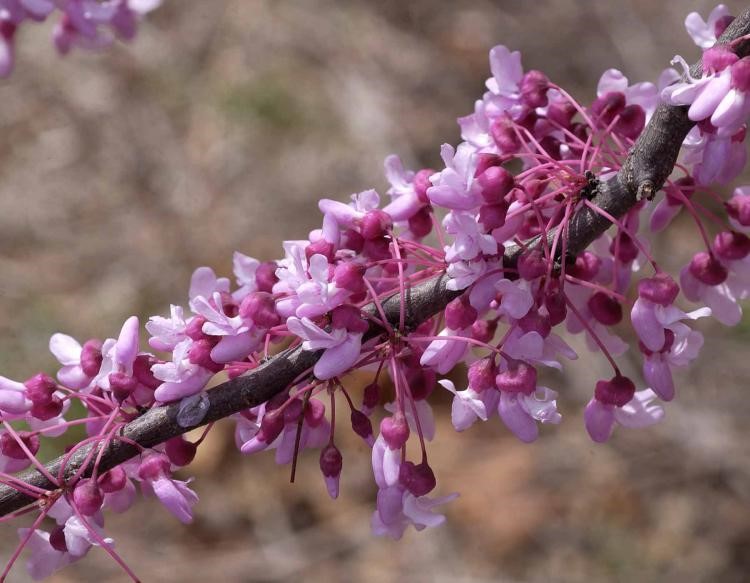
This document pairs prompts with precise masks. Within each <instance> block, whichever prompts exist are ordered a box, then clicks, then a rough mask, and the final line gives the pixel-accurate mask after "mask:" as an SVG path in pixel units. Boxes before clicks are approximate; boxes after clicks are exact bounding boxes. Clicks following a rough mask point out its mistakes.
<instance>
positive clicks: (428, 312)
mask: <svg viewBox="0 0 750 583" xmlns="http://www.w3.org/2000/svg"><path fill="white" fill-rule="evenodd" d="M748 35H750V10H746V11H745V12H743V13H742V14H741V15H740V16H738V17H737V18H735V19H734V21H733V22H732V23H731V24H730V25H729V27H728V28H727V29H726V31H725V32H724V34H722V36H721V37H720V39H719V43H721V44H730V43H732V45H731V49H732V50H733V51H734V52H736V53H737V54H738V55H739V56H740V57H744V56H748V55H749V54H750V39H747V38H745V37H746V36H748ZM691 72H692V73H693V75H695V76H700V74H701V72H702V68H701V64H700V62H699V63H696V64H695V65H693V67H692V68H691ZM693 125H694V122H692V121H690V120H689V119H688V115H687V107H686V106H669V105H660V106H659V107H658V108H657V110H656V112H655V113H654V115H653V117H652V118H651V120H650V122H649V123H648V125H647V126H646V128H645V129H644V131H643V132H642V133H641V135H640V136H639V138H638V140H637V141H636V142H635V144H634V145H633V147H632V148H631V150H630V152H629V153H628V157H627V159H626V160H625V162H624V164H623V165H622V168H621V169H620V170H619V172H617V173H616V174H615V175H614V176H611V177H609V178H607V179H606V180H602V181H600V182H599V183H598V187H597V189H596V192H595V195H594V196H593V197H592V199H591V200H592V203H593V204H594V205H596V206H597V207H599V208H600V209H602V210H604V211H605V213H600V212H596V211H595V210H593V209H592V208H590V207H588V206H585V205H584V206H582V207H581V208H580V209H579V210H578V211H577V212H576V213H575V214H574V215H573V216H572V217H571V219H570V221H569V222H568V223H567V227H566V231H565V232H564V233H562V237H560V235H557V234H556V230H554V229H552V230H550V231H549V232H548V233H547V235H546V238H547V241H546V242H547V247H548V248H549V249H553V250H554V253H555V254H556V256H557V258H558V259H560V258H561V256H562V250H563V249H565V255H566V257H567V258H572V257H575V256H577V255H578V254H580V253H581V252H582V251H583V250H585V249H586V248H587V247H588V246H589V245H590V244H591V243H592V242H593V241H595V240H596V239H597V238H598V237H599V236H601V235H602V234H603V233H604V232H605V231H606V230H607V229H608V228H609V227H610V226H612V223H611V221H610V220H609V219H608V218H607V217H606V216H605V214H606V215H609V216H612V217H614V218H618V219H619V218H620V217H622V216H623V215H624V214H625V213H627V212H628V211H629V210H630V209H631V208H633V207H634V206H635V205H636V204H637V203H638V202H639V201H640V200H642V199H643V198H646V199H651V198H653V196H654V195H655V194H656V193H657V192H658V191H659V190H660V189H661V188H662V186H663V185H664V183H665V182H666V180H667V178H668V177H669V175H670V174H671V173H672V171H673V169H674V167H675V163H676V161H677V156H678V154H679V151H680V148H681V146H682V143H683V141H684V139H685V137H686V135H687V134H688V132H689V131H690V129H691V128H692V127H693ZM555 238H558V239H564V241H563V243H564V245H563V244H559V242H558V243H557V244H555ZM542 243H544V242H543V241H541V239H540V238H539V237H537V238H536V239H532V240H529V241H526V242H525V243H524V244H523V245H522V246H512V247H509V248H507V249H506V250H505V256H504V259H503V266H504V267H505V268H507V269H509V277H512V276H511V275H510V274H511V273H513V272H514V271H515V269H514V268H515V266H516V264H517V261H518V259H519V257H520V256H521V254H522V253H523V252H525V251H526V250H528V249H530V248H535V247H543V245H542ZM447 283H448V277H447V276H446V275H445V274H442V275H440V276H438V277H435V278H433V279H431V280H428V281H425V282H422V283H420V284H417V285H414V286H413V287H411V288H407V289H405V290H404V292H403V294H402V293H396V294H394V295H393V296H391V297H389V298H388V299H386V300H385V301H383V302H382V310H383V312H384V315H385V316H386V319H387V321H388V322H389V323H390V324H391V326H393V327H394V329H398V327H399V325H400V324H403V327H404V329H405V330H413V329H415V328H416V327H417V326H418V325H419V324H420V323H422V322H424V321H425V320H427V319H429V318H431V317H432V316H434V315H435V314H438V313H439V312H441V311H442V310H443V309H444V308H445V307H446V306H447V304H448V303H449V302H450V301H451V300H453V299H454V298H456V297H457V296H459V295H460V294H461V293H462V292H460V291H459V292H456V291H451V290H449V289H448V288H447ZM402 295H403V298H404V302H403V305H402V302H401V298H402ZM364 311H365V312H367V313H368V314H369V315H371V316H373V317H374V318H378V317H380V314H379V309H378V307H377V306H376V305H375V304H369V305H367V306H365V308H364ZM382 334H384V330H383V328H382V327H381V326H379V325H377V324H375V323H371V325H370V329H369V330H368V332H367V333H366V334H365V339H371V338H374V337H376V336H379V335H382ZM320 354H321V353H320V352H308V351H304V350H302V349H301V348H300V347H297V348H292V349H287V350H285V351H283V352H281V353H279V354H277V355H275V356H273V357H270V358H269V359H267V360H266V361H265V362H263V363H262V364H261V365H260V366H258V367H257V368H256V369H254V370H253V371H251V372H250V373H248V374H246V375H245V376H241V377H237V378H235V379H232V380H230V381H227V382H225V383H223V384H221V385H219V386H217V387H215V388H213V389H211V390H209V391H207V393H206V398H207V400H208V407H207V409H206V414H205V416H204V417H203V419H202V420H201V421H200V422H199V423H197V424H195V425H191V426H183V425H180V424H179V423H178V421H177V416H178V412H179V410H180V404H179V403H173V404H171V405H166V406H162V407H157V408H153V409H150V410H149V411H147V412H145V413H144V414H143V415H141V416H140V417H138V418H136V419H134V420H133V421H131V422H130V423H128V424H127V425H125V426H124V427H123V428H122V430H121V431H120V432H118V433H117V435H116V436H115V437H114V439H112V440H111V441H110V442H109V443H108V445H107V446H106V447H105V449H104V451H97V452H93V451H92V450H93V449H94V448H98V447H99V445H98V442H94V443H91V444H89V445H87V446H84V447H80V448H79V449H78V450H76V451H75V453H73V454H72V455H69V456H61V457H59V458H57V459H55V460H53V461H51V462H49V463H48V464H47V465H46V466H45V467H46V470H47V474H48V475H52V476H58V475H61V477H62V482H63V483H66V482H67V480H68V479H70V478H71V477H72V476H74V475H76V474H79V475H83V476H89V475H90V474H91V472H92V471H93V469H94V463H93V459H94V458H97V459H98V466H97V467H98V471H99V472H105V471H107V470H108V469H111V468H112V467H115V466H117V465H118V464H120V463H122V462H124V461H126V460H128V459H130V458H133V457H135V456H136V455H138V454H139V453H140V452H141V451H143V449H144V448H150V447H154V446H156V445H158V444H160V443H163V442H165V441H167V440H169V439H171V438H173V437H176V436H178V435H181V434H183V433H186V432H187V431H190V430H192V429H195V428H196V427H200V426H203V425H206V424H209V423H213V422H215V421H217V420H219V419H223V418H225V417H228V416H230V415H232V414H234V413H237V412H239V411H242V410H244V409H248V408H251V407H255V406H257V405H260V404H262V403H264V402H266V401H268V400H269V399H271V398H272V397H273V396H275V395H277V394H279V393H281V392H282V391H284V390H285V389H287V388H288V387H289V386H290V385H291V384H292V383H293V382H294V381H295V379H298V378H300V377H302V376H303V375H305V374H306V373H307V372H308V371H309V370H310V368H311V367H312V366H313V365H314V364H315V363H316V361H317V360H318V358H319V357H320ZM93 453H96V455H92V454H93ZM63 466H64V468H63ZM84 466H86V467H84ZM61 469H62V473H61ZM17 479H18V480H22V481H23V482H25V483H27V484H29V486H30V488H29V489H28V490H27V491H37V489H41V490H48V491H54V490H56V489H57V486H56V485H55V484H53V483H52V482H51V481H49V479H48V478H47V477H46V476H45V474H43V473H42V472H40V471H39V470H36V469H31V470H27V471H26V472H23V473H21V474H19V475H18V476H17ZM35 500H36V498H34V497H32V496H30V495H28V494H27V493H24V492H23V491H20V490H18V489H15V488H13V487H12V486H10V485H0V516H5V515H8V514H10V513H12V512H14V511H16V510H18V509H19V508H22V507H23V506H26V505H28V504H31V503H33V502H34V501H35Z"/></svg>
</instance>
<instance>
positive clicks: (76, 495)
mask: <svg viewBox="0 0 750 583" xmlns="http://www.w3.org/2000/svg"><path fill="white" fill-rule="evenodd" d="M73 503H74V504H75V505H76V507H77V508H78V510H80V511H81V514H83V515H84V516H92V515H93V514H96V513H97V512H98V511H99V509H100V508H101V507H102V504H103V503H104V495H103V494H102V491H101V490H100V489H99V486H98V485H97V483H96V482H95V481H94V480H91V479H89V478H85V479H83V480H80V481H79V482H78V483H77V484H76V486H75V488H73Z"/></svg>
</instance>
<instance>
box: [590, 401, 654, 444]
mask: <svg viewBox="0 0 750 583" xmlns="http://www.w3.org/2000/svg"><path fill="white" fill-rule="evenodd" d="M654 399H656V393H654V391H652V390H651V389H644V390H642V391H637V392H636V393H635V394H634V396H633V398H632V399H631V400H630V401H629V402H628V403H626V404H625V405H623V406H621V407H617V406H615V405H612V404H609V403H602V402H601V401H599V400H597V399H596V398H593V399H591V401H589V404H588V405H586V409H585V411H584V420H585V423H586V430H587V431H588V433H589V436H590V437H591V439H593V440H594V441H596V442H597V443H602V442H605V441H607V440H608V439H609V437H610V436H611V435H612V430H613V429H614V426H615V423H618V424H620V425H622V426H623V427H630V428H634V429H638V428H642V427H649V426H651V425H653V424H654V423H658V422H659V421H661V419H662V418H663V417H664V409H663V408H662V407H661V406H659V405H655V404H652V401H653V400H654Z"/></svg>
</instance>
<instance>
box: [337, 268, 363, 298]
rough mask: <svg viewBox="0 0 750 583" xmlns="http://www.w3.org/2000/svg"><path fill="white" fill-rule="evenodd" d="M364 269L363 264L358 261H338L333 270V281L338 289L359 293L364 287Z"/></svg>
mask: <svg viewBox="0 0 750 583" xmlns="http://www.w3.org/2000/svg"><path fill="white" fill-rule="evenodd" d="M365 271H366V269H365V266H364V265H362V264H360V263H352V262H351V261H347V262H345V263H339V264H338V265H337V266H336V269H334V271H333V283H335V284H336V287H338V288H340V289H345V290H349V291H350V292H352V293H360V292H362V291H363V290H364V289H366V287H365Z"/></svg>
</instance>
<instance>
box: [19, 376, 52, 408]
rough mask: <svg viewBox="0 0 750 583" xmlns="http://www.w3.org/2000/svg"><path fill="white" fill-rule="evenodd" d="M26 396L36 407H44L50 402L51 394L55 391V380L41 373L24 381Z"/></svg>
mask: <svg viewBox="0 0 750 583" xmlns="http://www.w3.org/2000/svg"><path fill="white" fill-rule="evenodd" d="M23 384H24V386H25V387H26V396H27V397H28V398H29V399H31V401H32V402H33V403H34V404H35V405H36V404H39V405H44V404H45V403H49V402H50V401H51V400H52V394H53V393H54V392H55V390H56V389H57V383H56V382H55V380H54V379H53V378H52V377H50V376H48V375H46V374H43V373H39V374H36V375H34V376H33V377H31V378H30V379H28V380H27V381H24V383H23Z"/></svg>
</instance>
